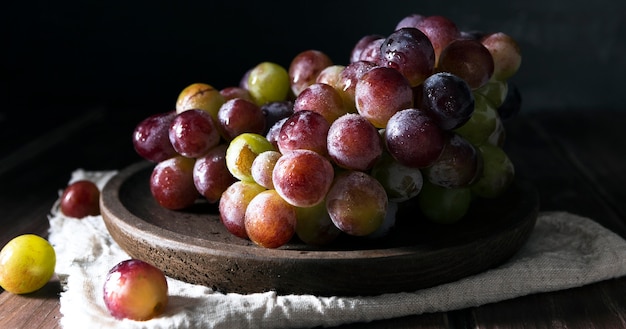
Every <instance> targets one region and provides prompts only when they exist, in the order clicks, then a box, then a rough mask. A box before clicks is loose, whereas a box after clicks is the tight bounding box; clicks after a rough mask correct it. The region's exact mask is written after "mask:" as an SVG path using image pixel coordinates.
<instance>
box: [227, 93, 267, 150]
mask: <svg viewBox="0 0 626 329" xmlns="http://www.w3.org/2000/svg"><path fill="white" fill-rule="evenodd" d="M217 123H218V126H217V127H218V128H219V131H220V133H221V135H222V136H223V137H224V139H226V140H227V141H230V140H232V139H233V138H235V137H236V136H237V135H241V134H243V133H255V134H263V133H264V132H265V116H264V115H263V112H262V110H261V107H260V106H258V105H256V103H254V102H252V101H249V100H246V99H243V98H233V99H231V100H228V101H226V103H224V104H223V105H222V106H221V107H220V109H219V111H218V112H217Z"/></svg>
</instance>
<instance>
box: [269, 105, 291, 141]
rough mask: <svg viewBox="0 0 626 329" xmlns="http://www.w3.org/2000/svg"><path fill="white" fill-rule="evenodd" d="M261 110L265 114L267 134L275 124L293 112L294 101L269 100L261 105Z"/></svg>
mask: <svg viewBox="0 0 626 329" xmlns="http://www.w3.org/2000/svg"><path fill="white" fill-rule="evenodd" d="M261 112H263V115H264V116H265V132H264V134H267V133H268V132H269V130H270V128H272V126H274V124H275V123H276V122H278V121H280V120H282V119H284V118H287V117H289V116H290V115H292V114H293V102H292V101H281V102H269V103H266V104H263V105H262V106H261Z"/></svg>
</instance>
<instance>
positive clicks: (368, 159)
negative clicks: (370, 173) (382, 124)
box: [327, 113, 383, 171]
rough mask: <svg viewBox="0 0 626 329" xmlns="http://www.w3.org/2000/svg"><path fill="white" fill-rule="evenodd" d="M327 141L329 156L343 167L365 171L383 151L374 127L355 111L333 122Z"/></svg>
mask: <svg viewBox="0 0 626 329" xmlns="http://www.w3.org/2000/svg"><path fill="white" fill-rule="evenodd" d="M327 143H328V155H329V156H330V158H331V159H332V160H333V161H334V163H336V164H337V165H338V166H340V167H342V168H345V169H352V170H361V171H367V170H369V169H371V168H372V167H373V166H374V164H375V163H376V161H377V160H378V159H379V158H380V156H381V154H382V152H383V142H382V139H381V137H380V134H379V133H378V130H377V129H376V127H374V126H373V125H372V123H371V122H369V121H368V120H367V119H366V118H365V117H363V116H360V115H358V114H355V113H348V114H345V115H343V116H341V117H339V118H338V119H337V120H335V121H334V122H333V124H332V125H331V126H330V129H329V131H328V142H327Z"/></svg>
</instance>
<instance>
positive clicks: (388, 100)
mask: <svg viewBox="0 0 626 329" xmlns="http://www.w3.org/2000/svg"><path fill="white" fill-rule="evenodd" d="M354 100H355V102H356V108H357V110H358V112H359V114H360V115H362V116H363V117H365V118H367V119H368V120H369V121H370V122H371V123H372V124H373V125H374V127H376V128H384V127H385V125H386V124H387V121H388V120H389V118H390V117H391V116H392V115H394V114H395V113H396V112H398V111H400V110H404V109H407V108H410V107H413V90H412V89H411V86H410V85H409V82H408V81H407V79H406V78H405V77H404V76H403V75H402V74H400V72H398V71H397V70H395V69H392V68H389V67H382V66H381V67H376V68H373V69H371V70H369V71H368V72H366V73H365V74H363V76H362V77H361V79H359V81H358V82H357V84H356V88H355V94H354Z"/></svg>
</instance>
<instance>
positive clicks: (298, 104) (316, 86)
mask: <svg viewBox="0 0 626 329" xmlns="http://www.w3.org/2000/svg"><path fill="white" fill-rule="evenodd" d="M293 110H294V112H298V111H302V110H308V111H314V112H317V113H319V114H321V115H322V116H323V117H324V118H325V119H326V121H328V122H329V123H331V122H333V121H335V119H337V118H338V117H340V116H341V115H343V114H345V113H346V112H347V111H346V109H345V106H344V105H343V99H342V98H341V94H339V92H338V91H337V90H336V89H335V88H334V87H333V86H331V85H327V84H325V83H313V84H311V85H310V86H308V87H307V88H305V89H304V90H302V92H301V93H300V95H298V97H296V100H295V101H294V104H293Z"/></svg>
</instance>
